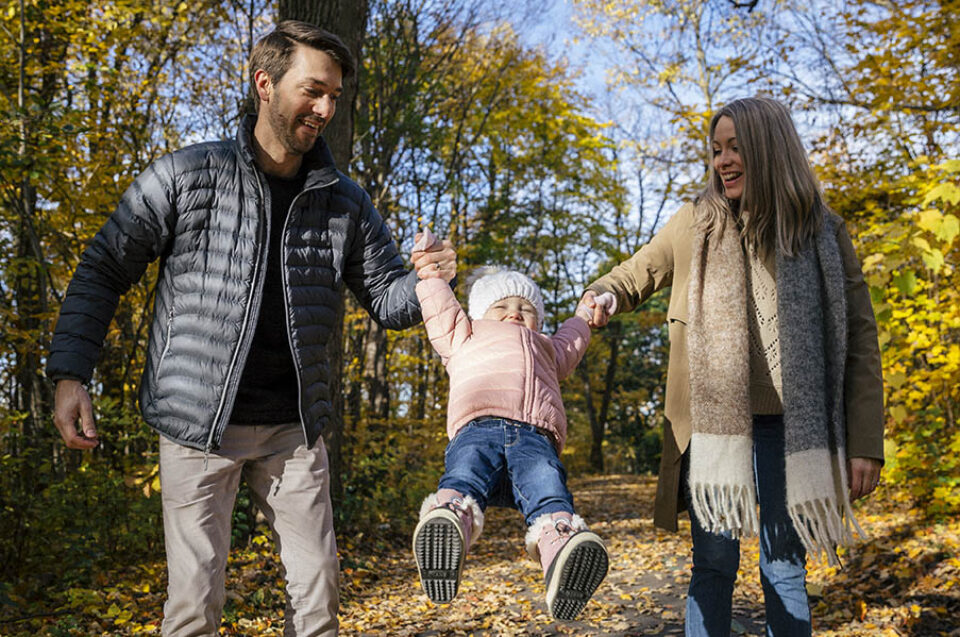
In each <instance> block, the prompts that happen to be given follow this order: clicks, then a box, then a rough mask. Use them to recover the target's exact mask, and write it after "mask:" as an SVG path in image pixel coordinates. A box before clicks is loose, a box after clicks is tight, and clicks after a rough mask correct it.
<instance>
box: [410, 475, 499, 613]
mask: <svg viewBox="0 0 960 637" xmlns="http://www.w3.org/2000/svg"><path fill="white" fill-rule="evenodd" d="M482 530H483V511H481V510H480V507H479V505H478V504H477V501H476V500H474V499H473V498H472V497H470V496H469V495H466V496H465V495H462V494H461V493H460V492H458V491H454V490H453V489H440V490H439V491H437V492H436V493H433V494H430V495H428V496H427V497H426V499H425V500H424V501H423V504H422V505H421V507H420V522H419V524H417V528H416V530H415V531H414V532H413V554H414V556H415V557H416V559H417V570H418V571H419V572H420V585H421V586H422V587H423V592H424V593H426V594H427V597H429V598H430V600H431V601H433V602H436V603H442V602H449V601H450V600H452V599H453V598H454V597H455V596H456V595H457V589H458V588H459V587H460V574H461V573H462V572H463V561H464V559H465V558H466V556H467V551H468V550H469V549H470V546H471V545H472V544H473V542H474V541H475V540H476V539H477V537H479V536H480V532H481V531H482Z"/></svg>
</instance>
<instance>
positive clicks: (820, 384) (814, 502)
mask: <svg viewBox="0 0 960 637" xmlns="http://www.w3.org/2000/svg"><path fill="white" fill-rule="evenodd" d="M837 221H838V218H837V217H836V216H835V215H832V214H829V213H828V214H826V215H825V217H824V224H823V226H822V229H821V231H820V232H819V233H818V235H817V237H816V241H815V242H814V245H808V246H806V248H805V249H804V250H803V251H802V252H801V253H800V254H798V255H796V256H795V257H789V258H788V257H784V256H783V255H782V254H781V252H780V250H779V249H778V250H777V255H776V263H777V312H778V315H779V334H780V359H781V364H782V366H783V409H784V418H783V420H784V427H785V438H786V449H785V451H786V458H785V461H786V478H787V479H786V481H787V486H786V493H785V494H784V497H785V498H786V501H787V509H788V510H789V512H790V516H791V518H792V520H793V525H794V527H795V528H796V530H797V533H798V534H799V536H800V539H801V540H802V542H803V544H804V546H805V547H806V549H807V551H808V552H810V553H813V554H817V555H818V554H820V553H821V552H825V553H826V554H827V559H828V561H829V562H830V563H831V564H835V563H837V562H838V560H837V557H836V547H837V546H838V545H848V544H851V543H852V542H853V533H854V531H855V532H857V533H858V534H859V535H861V536H862V535H863V531H862V530H861V529H860V526H859V525H858V524H857V521H856V519H854V517H853V511H852V509H851V507H850V501H849V498H848V495H847V475H846V453H845V451H844V444H845V440H846V437H845V426H844V406H843V386H844V383H843V378H844V362H845V359H846V352H847V319H846V317H847V308H846V297H845V294H844V272H843V263H842V261H841V257H840V250H839V247H838V246H837V241H836V227H837ZM718 234H719V236H718ZM746 268H747V262H746V258H745V254H744V249H743V247H742V244H741V241H740V237H739V233H738V232H737V229H736V227H735V224H734V223H732V222H728V223H727V224H726V230H725V231H724V232H722V233H719V232H714V233H713V234H712V235H711V236H710V237H709V239H708V238H707V237H706V235H705V232H704V230H703V229H701V228H699V227H698V228H697V229H696V230H695V237H694V244H693V264H692V267H691V271H690V288H689V294H690V296H689V311H690V316H689V325H688V342H687V345H688V349H689V357H690V358H689V363H690V371H691V373H690V395H691V398H690V408H691V417H692V421H693V422H692V425H693V435H692V438H691V440H690V492H691V494H692V503H691V505H692V506H691V508H692V510H693V512H695V514H696V515H697V518H698V519H699V520H700V522H701V524H702V525H703V527H704V528H706V529H708V530H710V531H712V532H715V533H716V532H722V531H729V532H731V534H732V535H733V537H739V536H740V535H756V533H757V529H758V527H759V521H758V517H757V503H756V490H755V485H754V474H753V418H752V414H751V413H750V352H749V345H748V323H747V314H746V312H747V287H746V280H747V271H746Z"/></svg>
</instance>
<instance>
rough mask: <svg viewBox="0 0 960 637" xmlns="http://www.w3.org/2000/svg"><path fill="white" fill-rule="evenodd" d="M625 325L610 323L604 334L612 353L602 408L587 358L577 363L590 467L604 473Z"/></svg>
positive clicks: (605, 378) (608, 364) (604, 380)
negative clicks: (595, 395)
mask: <svg viewBox="0 0 960 637" xmlns="http://www.w3.org/2000/svg"><path fill="white" fill-rule="evenodd" d="M622 333H623V325H622V324H621V323H620V322H619V321H614V322H612V323H610V325H609V326H608V327H607V331H606V333H605V334H604V338H605V340H606V341H607V342H608V343H609V347H610V355H609V357H608V358H607V369H606V371H605V373H604V377H603V392H602V394H601V396H600V409H599V410H598V409H597V407H596V405H594V403H593V384H592V383H591V381H590V370H589V369H588V368H587V359H586V357H584V359H583V361H581V363H580V364H579V365H577V373H578V374H579V375H580V379H581V380H582V381H583V388H584V398H585V400H586V402H587V418H588V420H589V421H590V433H591V434H592V436H591V441H590V469H591V471H594V472H596V473H603V469H604V466H603V465H604V463H603V439H604V437H605V434H606V430H607V417H608V416H609V413H610V400H611V398H612V397H613V381H614V379H615V378H616V375H617V357H618V355H619V353H620V337H621V335H622Z"/></svg>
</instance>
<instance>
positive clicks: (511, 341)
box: [413, 232, 615, 619]
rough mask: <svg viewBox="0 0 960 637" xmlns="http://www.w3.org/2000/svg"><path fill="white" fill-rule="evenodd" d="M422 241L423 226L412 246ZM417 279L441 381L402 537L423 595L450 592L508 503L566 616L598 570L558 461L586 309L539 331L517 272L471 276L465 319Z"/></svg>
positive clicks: (550, 601) (532, 295)
mask: <svg viewBox="0 0 960 637" xmlns="http://www.w3.org/2000/svg"><path fill="white" fill-rule="evenodd" d="M432 240H433V237H432V236H431V235H430V234H429V232H427V233H425V236H424V237H422V238H421V239H420V240H419V241H418V244H417V246H415V248H414V249H415V250H417V249H418V248H419V249H424V248H426V247H429V243H431V242H432ZM420 278H421V279H422V280H421V281H420V282H419V283H418V284H417V297H418V298H419V299H420V306H421V308H422V312H423V321H424V325H425V326H426V329H427V335H428V336H429V338H430V342H431V344H432V345H433V348H434V349H435V350H436V351H437V353H438V354H439V355H440V357H441V359H442V360H443V364H444V366H445V367H446V369H447V373H448V374H449V376H450V396H449V402H448V407H447V434H448V435H449V437H450V442H449V444H448V445H447V449H446V452H445V454H444V464H445V473H444V474H443V477H441V478H440V484H439V488H438V490H437V492H436V493H433V494H431V495H429V496H427V498H426V500H425V501H424V502H423V505H422V506H421V509H420V522H419V524H417V528H416V530H415V531H414V536H413V552H414V555H415V557H416V560H417V568H418V570H419V574H420V582H421V585H422V586H423V590H424V592H425V593H426V594H427V596H428V597H430V599H431V600H432V601H434V602H438V603H440V602H448V601H450V600H451V599H453V597H454V596H455V595H456V594H457V589H458V587H459V584H460V575H461V572H462V570H463V563H464V558H465V557H466V554H467V552H468V551H469V549H470V546H471V545H472V543H473V542H475V541H476V539H477V537H478V536H479V535H480V532H481V530H482V529H483V512H484V510H485V509H486V507H487V506H488V505H489V504H499V505H505V506H511V507H515V508H518V509H519V510H520V511H521V512H522V513H523V515H524V518H525V521H526V524H527V525H528V531H527V535H526V549H527V553H528V554H529V555H530V556H531V557H532V558H533V559H535V560H539V562H540V565H541V567H542V568H543V572H544V579H545V583H546V589H547V606H548V608H549V610H550V613H551V615H552V616H553V617H554V618H556V619H573V618H574V617H576V616H577V614H578V613H579V612H580V611H581V610H582V609H583V607H584V606H585V605H586V603H587V601H589V599H590V596H591V595H592V594H593V592H594V591H595V590H596V588H597V586H599V585H600V582H601V581H602V580H603V578H604V577H605V576H606V573H607V565H608V557H607V550H606V548H605V547H604V545H603V542H602V541H601V540H600V538H599V537H598V536H597V535H596V534H595V533H593V532H591V531H589V530H588V529H587V525H586V524H585V523H584V521H583V519H582V518H581V517H580V516H578V515H576V514H575V513H574V508H573V496H571V494H570V491H569V490H568V489H567V486H566V471H565V469H564V468H563V465H562V464H561V462H560V458H559V453H560V450H561V449H562V448H563V444H564V440H565V438H566V433H567V420H566V415H565V414H564V408H563V403H562V401H561V398H560V386H559V379H560V378H563V377H565V376H567V375H568V374H570V373H571V372H572V371H573V370H574V368H575V367H576V365H577V363H578V362H579V361H580V359H581V358H582V357H583V354H584V352H585V351H586V349H587V344H588V343H589V341H590V328H589V325H588V321H589V320H590V318H591V317H592V315H593V310H591V309H588V308H586V307H584V306H580V307H578V308H577V315H576V316H574V317H572V318H570V319H568V320H567V321H565V322H564V323H563V325H561V326H560V328H559V329H558V330H557V332H556V334H554V335H553V336H547V335H545V334H541V333H540V332H539V330H540V328H541V326H542V324H543V300H542V298H541V295H540V290H539V289H538V288H537V286H536V284H535V283H534V282H533V281H531V280H530V279H529V278H527V277H526V276H524V275H523V274H520V273H519V272H512V271H495V272H493V273H490V274H486V275H485V276H483V277H482V278H479V279H478V280H477V281H476V282H475V283H474V284H473V286H472V288H471V290H470V293H469V316H468V314H467V313H465V312H464V311H463V308H461V307H460V304H459V303H458V302H457V299H456V297H455V296H454V294H453V291H452V290H451V289H450V286H449V285H448V284H447V283H446V282H445V281H444V280H443V279H442V278H439V276H438V277H437V278H432V277H431V274H430V273H421V277H420ZM595 302H596V303H597V305H598V307H600V308H601V310H602V311H608V312H609V313H610V314H612V313H613V311H614V309H615V308H614V306H613V304H614V303H615V300H614V297H613V295H608V296H602V297H597V298H596V299H595Z"/></svg>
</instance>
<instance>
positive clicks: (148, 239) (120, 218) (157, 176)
mask: <svg viewBox="0 0 960 637" xmlns="http://www.w3.org/2000/svg"><path fill="white" fill-rule="evenodd" d="M174 161H175V159H174V156H172V155H166V156H164V157H161V158H160V159H158V160H157V161H156V162H154V163H153V164H152V165H151V166H150V167H148V168H147V169H146V170H145V171H144V172H143V173H142V174H141V175H140V176H139V177H137V179H136V180H134V182H133V183H132V184H131V185H130V187H129V188H127V191H126V192H125V193H124V195H123V197H122V198H121V200H120V203H119V205H118V206H117V209H116V211H115V212H114V213H113V214H112V215H111V216H110V218H109V219H108V220H107V222H106V223H105V224H104V226H103V227H102V228H101V229H100V231H99V232H97V234H96V236H95V237H94V238H93V242H92V243H91V244H90V246H89V247H88V248H87V249H86V250H85V251H84V253H83V255H82V256H81V257H80V263H79V264H78V265H77V269H76V271H75V272H74V275H73V279H72V280H71V281H70V285H69V286H68V287H67V293H66V296H65V297H64V300H63V305H62V306H61V309H60V318H59V319H58V320H57V325H56V328H55V329H54V334H53V341H52V343H51V345H50V355H49V357H48V359H47V375H48V376H49V377H51V378H54V379H57V378H63V377H72V378H78V379H80V380H82V381H84V382H88V381H89V380H90V378H91V376H92V375H93V368H94V366H95V365H96V363H97V360H98V359H99V357H100V350H101V348H102V347H103V339H104V338H105V336H106V334H107V328H108V327H109V325H110V321H111V320H112V319H113V315H114V313H115V312H116V309H117V304H118V303H119V300H120V296H121V295H122V294H123V293H124V292H126V291H127V290H128V289H129V288H130V286H131V285H133V284H134V283H136V282H137V281H138V280H139V279H140V277H141V276H142V275H143V272H144V270H146V268H147V266H148V265H149V264H150V262H151V261H153V260H154V259H156V258H157V257H158V256H159V255H160V254H162V253H163V251H164V249H165V247H166V246H167V244H168V242H169V241H170V239H171V237H172V236H173V232H174V228H175V226H176V212H177V211H176V206H175V201H176V196H175V176H174Z"/></svg>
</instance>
